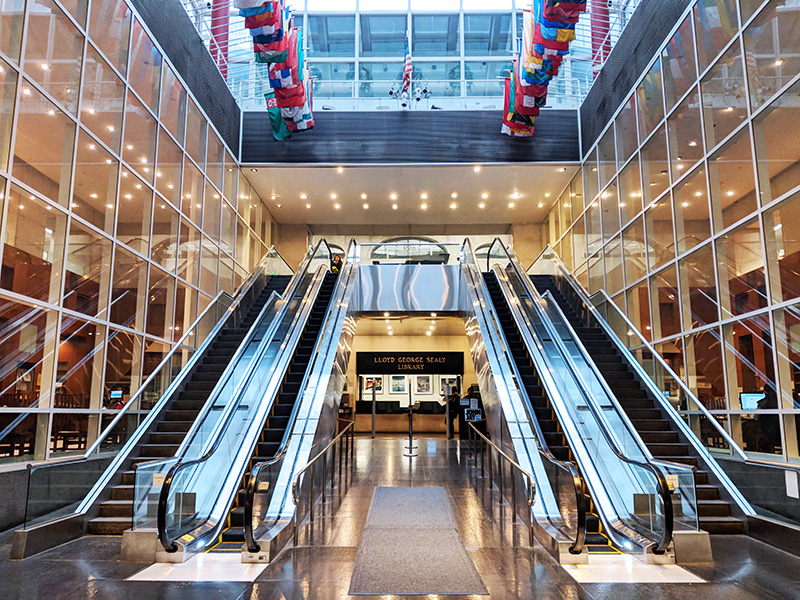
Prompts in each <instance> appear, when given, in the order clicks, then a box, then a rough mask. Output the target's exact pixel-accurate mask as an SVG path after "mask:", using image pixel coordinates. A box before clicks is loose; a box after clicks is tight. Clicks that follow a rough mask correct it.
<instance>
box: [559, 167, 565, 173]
mask: <svg viewBox="0 0 800 600" xmlns="http://www.w3.org/2000/svg"><path fill="white" fill-rule="evenodd" d="M566 170H567V167H561V168H560V169H559V171H560V172H561V173H563V172H564V171H566Z"/></svg>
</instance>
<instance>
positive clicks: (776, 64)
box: [775, 58, 783, 67]
mask: <svg viewBox="0 0 800 600" xmlns="http://www.w3.org/2000/svg"><path fill="white" fill-rule="evenodd" d="M782 64H783V59H782V58H778V59H776V60H775V66H776V67H780V66H781V65H782Z"/></svg>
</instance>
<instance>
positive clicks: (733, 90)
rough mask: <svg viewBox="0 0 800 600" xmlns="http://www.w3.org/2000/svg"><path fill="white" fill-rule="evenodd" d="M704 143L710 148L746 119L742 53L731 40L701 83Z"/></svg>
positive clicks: (737, 44)
mask: <svg viewBox="0 0 800 600" xmlns="http://www.w3.org/2000/svg"><path fill="white" fill-rule="evenodd" d="M700 88H701V89H702V90H703V117H704V118H705V127H706V143H707V145H708V147H709V148H713V147H714V146H716V145H717V144H719V143H720V142H721V141H722V140H724V139H725V138H726V137H727V136H728V135H730V133H731V132H732V131H733V130H734V129H736V127H738V126H739V124H741V123H742V122H743V121H744V120H745V119H746V118H747V92H746V90H745V87H744V70H743V67H742V52H741V50H740V48H739V42H738V41H736V42H734V43H733V44H732V45H731V47H730V48H728V50H726V51H725V53H724V54H723V55H722V56H720V58H719V60H718V61H717V62H716V64H715V65H714V66H713V67H711V69H709V70H708V73H706V75H705V77H703V80H702V81H701V82H700Z"/></svg>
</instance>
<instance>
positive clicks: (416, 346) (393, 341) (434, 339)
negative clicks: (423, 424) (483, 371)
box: [347, 329, 478, 401]
mask: <svg viewBox="0 0 800 600" xmlns="http://www.w3.org/2000/svg"><path fill="white" fill-rule="evenodd" d="M358 352H462V353H464V377H463V379H462V386H461V387H462V390H461V391H462V393H463V391H464V390H466V389H467V387H469V386H470V385H471V384H473V383H477V382H478V377H477V375H476V373H475V366H474V365H473V363H472V356H471V354H470V351H469V343H468V341H467V336H466V333H465V334H464V335H458V336H456V335H439V336H437V335H432V336H427V335H421V336H413V335H402V336H401V335H398V336H388V335H358V329H356V335H355V337H354V338H353V349H352V351H351V353H350V364H348V365H347V389H348V390H350V391H351V394H354V395H352V396H351V399H352V401H355V400H357V399H358V396H357V393H358V379H357V378H356V354H357V353H358ZM365 374H366V373H365ZM378 374H379V373H375V375H378ZM422 374H423V375H424V373H422ZM432 378H433V379H434V380H436V379H437V378H436V376H432ZM384 380H385V381H384V388H386V386H387V385H388V377H384ZM438 393H439V390H438V389H437V388H436V387H435V388H434V390H433V394H432V395H431V396H429V397H428V398H427V399H429V400H436V399H438V398H439V396H438Z"/></svg>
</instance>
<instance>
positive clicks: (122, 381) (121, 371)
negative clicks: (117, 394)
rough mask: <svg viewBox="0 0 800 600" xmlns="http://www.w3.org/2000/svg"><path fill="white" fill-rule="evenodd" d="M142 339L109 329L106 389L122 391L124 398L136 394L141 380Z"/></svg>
mask: <svg viewBox="0 0 800 600" xmlns="http://www.w3.org/2000/svg"><path fill="white" fill-rule="evenodd" d="M141 365H142V337H141V336H139V335H135V334H132V333H128V332H126V331H120V330H118V329H111V328H109V332H108V345H107V347H106V377H105V387H106V389H108V390H121V391H122V394H123V397H125V396H130V395H131V394H135V393H136V390H137V389H139V385H140V384H141V379H140V376H139V369H140V368H141Z"/></svg>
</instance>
